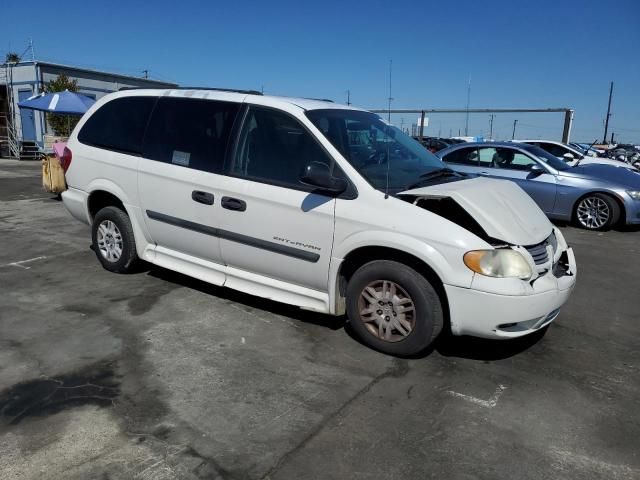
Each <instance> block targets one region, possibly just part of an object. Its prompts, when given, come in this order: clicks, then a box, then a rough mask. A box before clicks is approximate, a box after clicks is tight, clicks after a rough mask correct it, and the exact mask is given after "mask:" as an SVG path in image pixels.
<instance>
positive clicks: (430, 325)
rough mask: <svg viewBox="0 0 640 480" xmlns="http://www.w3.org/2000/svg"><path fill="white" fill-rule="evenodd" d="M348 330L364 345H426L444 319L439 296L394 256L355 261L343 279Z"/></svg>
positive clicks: (393, 348) (412, 349) (385, 348)
mask: <svg viewBox="0 0 640 480" xmlns="http://www.w3.org/2000/svg"><path fill="white" fill-rule="evenodd" d="M346 303H347V315H348V317H349V322H350V325H351V327H352V330H353V331H354V332H355V333H356V335H357V336H358V337H359V338H360V339H361V340H362V341H363V342H364V343H366V344H367V345H369V346H371V347H372V348H374V349H376V350H379V351H381V352H385V353H389V354H391V355H398V356H409V355H415V354H417V353H420V352H422V351H424V350H426V349H427V348H428V347H429V345H431V344H432V343H433V341H434V340H435V339H436V337H437V336H438V334H439V333H440V331H441V330H442V325H443V314H442V305H441V303H440V298H439V296H438V294H437V293H436V291H435V289H434V288H433V286H432V285H431V283H430V282H429V281H428V280H427V279H426V278H425V277H424V276H422V275H421V274H420V273H418V272H416V271H415V270H413V269H412V268H410V267H408V266H407V265H404V264H402V263H399V262H394V261H391V260H376V261H373V262H369V263H367V264H365V265H363V266H362V267H360V268H359V269H358V270H357V271H356V272H355V273H354V274H353V276H352V277H351V279H350V280H349V284H348V285H347V296H346Z"/></svg>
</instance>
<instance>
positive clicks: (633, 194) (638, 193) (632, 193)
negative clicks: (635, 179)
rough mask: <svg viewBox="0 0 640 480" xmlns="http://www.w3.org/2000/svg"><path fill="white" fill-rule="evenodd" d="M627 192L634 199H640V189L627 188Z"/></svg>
mask: <svg viewBox="0 0 640 480" xmlns="http://www.w3.org/2000/svg"><path fill="white" fill-rule="evenodd" d="M627 193H628V194H629V196H630V197H631V198H633V199H634V200H640V190H627Z"/></svg>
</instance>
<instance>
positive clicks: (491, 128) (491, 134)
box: [489, 113, 495, 140]
mask: <svg viewBox="0 0 640 480" xmlns="http://www.w3.org/2000/svg"><path fill="white" fill-rule="evenodd" d="M493 117H495V115H494V114H493V113H492V114H491V115H489V140H493Z"/></svg>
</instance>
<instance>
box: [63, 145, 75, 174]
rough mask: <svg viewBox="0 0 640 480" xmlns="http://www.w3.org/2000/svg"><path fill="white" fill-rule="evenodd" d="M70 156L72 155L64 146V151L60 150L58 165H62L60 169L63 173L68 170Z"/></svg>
mask: <svg viewBox="0 0 640 480" xmlns="http://www.w3.org/2000/svg"><path fill="white" fill-rule="evenodd" d="M72 156H73V155H71V150H69V148H68V147H64V151H63V152H62V156H61V157H60V165H61V166H62V169H63V170H64V172H65V173H67V170H69V167H70V166H71V158H72Z"/></svg>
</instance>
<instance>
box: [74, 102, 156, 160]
mask: <svg viewBox="0 0 640 480" xmlns="http://www.w3.org/2000/svg"><path fill="white" fill-rule="evenodd" d="M156 100H157V98H156V97H121V98H116V99H115V100H112V101H110V102H108V103H105V104H104V105H103V106H102V107H100V108H99V109H98V110H97V111H96V112H95V113H94V114H93V115H91V117H90V118H89V119H88V120H87V121H86V122H85V124H84V125H83V126H82V129H81V130H80V132H79V133H78V141H79V142H81V143H84V144H85V145H91V146H93V147H99V148H104V149H107V150H114V151H117V152H123V153H131V154H134V155H140V154H141V153H142V140H143V138H144V132H145V129H146V127H147V123H148V122H149V116H150V115H151V111H152V110H153V107H154V105H155V103H156Z"/></svg>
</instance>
